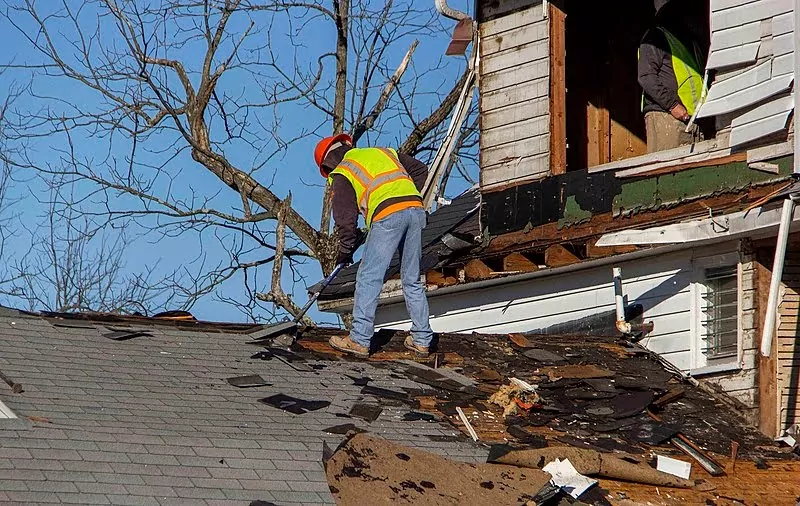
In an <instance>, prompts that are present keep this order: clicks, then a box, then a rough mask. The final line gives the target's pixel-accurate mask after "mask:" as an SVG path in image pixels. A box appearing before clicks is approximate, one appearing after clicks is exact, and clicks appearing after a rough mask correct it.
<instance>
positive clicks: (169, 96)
mask: <svg viewBox="0 0 800 506" xmlns="http://www.w3.org/2000/svg"><path fill="white" fill-rule="evenodd" d="M7 3H8V5H9V6H8V8H7V10H6V11H5V12H4V13H3V17H4V21H5V22H7V23H8V24H9V25H10V26H12V27H13V28H15V29H16V30H17V32H18V33H19V34H20V36H21V37H22V38H23V39H24V40H25V41H27V44H28V49H29V50H32V51H33V52H34V54H35V55H36V59H35V60H34V59H31V60H26V62H25V63H23V64H19V63H16V62H7V64H5V65H4V68H6V69H13V70H14V71H17V72H30V73H31V74H32V79H33V81H32V83H33V84H32V85H31V86H30V87H29V88H28V89H27V91H26V93H27V95H28V97H27V98H28V99H30V100H31V101H34V103H36V104H38V106H37V107H36V108H33V109H31V110H25V111H20V112H19V115H18V119H17V121H16V122H15V129H14V131H13V134H12V135H11V136H10V138H11V139H13V140H14V141H15V142H18V143H20V144H21V145H26V144H27V143H28V142H30V141H31V140H34V139H35V140H39V141H41V142H47V143H48V144H49V145H50V146H52V149H53V150H54V153H57V155H58V159H57V160H52V159H41V158H38V157H36V156H34V155H33V154H31V152H30V151H25V152H23V153H22V154H21V155H20V156H17V157H15V158H14V159H13V161H12V163H13V166H14V167H15V170H18V171H21V170H25V169H30V170H35V171H37V172H38V173H39V174H42V175H44V176H46V177H48V178H50V181H51V182H55V184H58V185H63V186H65V187H69V188H71V189H72V190H77V191H78V194H76V195H75V196H74V198H73V200H72V201H70V202H68V203H67V204H68V207H67V208H68V209H69V219H70V220H73V221H75V222H76V223H80V224H81V226H80V227H77V228H76V229H75V230H76V233H79V234H81V235H82V237H86V238H90V239H91V238H93V237H96V236H98V235H97V234H98V233H99V231H100V230H101V229H104V228H107V227H111V226H115V227H118V228H126V227H131V228H137V229H138V230H145V231H147V232H148V233H149V234H151V235H152V234H158V235H159V236H160V237H175V236H178V235H181V234H187V233H194V234H196V235H197V237H198V238H199V241H200V243H201V244H203V245H205V244H207V243H208V241H214V242H215V243H216V246H215V249H216V251H217V253H219V252H220V251H224V257H225V258H224V259H223V261H219V260H218V258H220V256H219V255H217V256H216V257H215V258H216V259H217V260H216V261H212V260H211V259H210V257H209V256H206V255H204V254H199V255H198V256H196V257H195V258H194V260H193V261H192V262H188V263H187V266H186V268H185V270H184V271H183V272H182V273H180V275H179V276H178V277H173V278H172V281H173V283H172V284H173V287H174V288H176V289H177V291H176V294H175V298H174V299H173V303H179V304H180V305H182V306H183V307H191V306H192V305H193V304H194V302H196V301H197V300H198V299H199V298H200V297H203V296H206V295H209V294H211V293H218V289H219V288H220V287H221V286H222V285H223V284H224V283H225V282H227V281H229V280H232V279H238V280H240V281H242V282H243V283H244V287H245V293H246V296H245V297H226V296H221V298H222V299H223V300H227V301H230V302H234V303H236V304H237V305H239V307H240V308H241V309H242V310H243V311H245V312H246V313H247V314H248V315H249V316H251V317H254V318H255V317H258V316H263V312H264V311H266V312H267V314H269V315H273V314H274V312H272V311H271V310H270V309H269V307H268V306H263V305H262V304H263V303H265V302H266V303H267V304H274V305H277V306H278V307H280V308H281V309H283V310H285V311H288V312H289V313H290V314H296V313H297V309H298V306H297V304H295V303H294V302H293V301H292V298H291V297H290V296H289V295H287V293H286V292H284V289H283V288H282V286H283V283H286V282H289V283H293V282H297V281H299V280H301V279H302V275H301V274H300V269H301V268H302V267H303V266H304V265H309V264H308V262H309V261H314V262H315V263H317V262H318V264H319V266H320V267H321V270H322V272H323V273H324V274H327V273H328V272H330V270H331V269H332V268H333V263H334V259H335V255H336V251H335V250H336V238H335V235H334V234H333V233H332V232H331V198H330V192H329V189H328V188H325V189H324V198H323V204H322V205H321V209H320V213H321V214H320V218H319V222H318V223H319V225H318V226H315V225H313V224H312V222H311V221H309V220H308V219H307V218H306V216H304V215H307V214H308V211H305V212H301V210H300V208H299V207H297V206H292V205H291V199H283V198H281V197H280V196H279V193H282V192H287V191H288V190H289V189H291V188H292V187H297V186H298V185H307V183H305V182H302V181H296V180H295V181H293V182H291V183H289V184H287V183H286V182H285V181H286V180H287V179H289V178H290V177H291V176H289V177H288V178H287V177H286V176H284V177H283V178H279V177H277V169H276V167H278V166H280V165H281V164H282V163H283V160H285V159H286V156H287V154H288V153H289V152H290V149H293V147H294V146H297V147H298V149H299V148H303V149H306V150H308V149H309V146H310V145H313V144H310V143H309V139H313V138H315V137H319V136H320V135H328V134H330V133H331V132H333V133H339V132H343V131H350V132H352V133H353V135H354V137H355V138H356V139H357V140H358V139H359V138H363V139H365V140H366V142H370V143H373V142H379V141H381V140H383V141H385V142H387V143H388V142H390V140H391V142H392V143H396V145H399V146H400V149H401V150H402V151H404V152H407V153H410V154H418V153H425V150H426V149H430V148H429V147H426V146H425V144H424V143H425V141H426V140H430V139H435V138H436V135H437V133H438V132H441V128H440V126H441V125H442V124H443V122H444V121H445V119H446V118H447V117H448V115H449V114H450V112H451V111H452V109H453V107H454V106H455V103H456V101H457V98H458V95H459V92H460V89H461V85H462V84H463V81H464V79H465V76H466V72H464V73H463V74H461V72H459V73H458V76H453V75H451V76H450V84H446V83H447V80H446V79H444V78H443V77H442V75H441V74H442V73H439V77H438V79H437V77H436V76H437V71H439V70H442V69H444V68H445V61H444V60H438V61H436V62H434V64H433V65H431V66H428V67H427V68H421V69H419V70H418V69H416V67H415V66H414V65H413V63H412V62H413V60H412V58H413V54H414V51H415V49H416V47H417V44H418V43H419V42H418V41H419V40H420V39H423V40H429V39H430V38H431V37H433V36H434V35H435V34H437V33H440V32H441V30H442V27H441V26H440V24H439V17H438V16H436V15H435V13H434V12H433V8H432V7H433V6H432V2H430V3H428V2H426V3H425V5H424V6H422V7H421V6H420V5H419V3H418V2H413V1H411V0H406V1H402V2H400V1H394V0H388V1H387V2H385V3H378V2H369V1H367V0H332V1H329V2H327V1H308V2H306V1H288V0H197V1H195V0H191V1H189V0H160V1H159V0H153V1H149V2H144V1H136V0H81V1H76V0H61V1H60V2H55V1H53V0H47V1H36V0H9V1H8V2H7ZM310 34H314V36H311V35H310ZM318 34H325V38H327V42H325V41H324V39H323V38H321V37H320V36H318ZM319 46H322V47H319ZM441 49H443V48H438V47H437V48H436V50H441ZM430 50H432V49H429V51H430ZM401 55H402V56H401ZM407 68H411V69H412V70H411V71H410V72H407V70H406V69H407ZM453 77H459V79H453ZM453 81H455V82H454V83H453ZM70 93H75V94H78V95H80V96H82V97H85V98H84V99H83V100H81V101H77V102H76V101H73V100H71V99H69V98H68V97H67V96H66V95H65V94H70ZM423 104H424V105H423ZM431 104H432V105H431ZM420 111H422V113H420ZM401 130H405V131H406V132H408V135H407V136H406V137H405V138H398V132H399V131H401ZM473 133H474V131H473ZM467 137H469V136H467ZM462 145H464V146H468V145H469V143H468V142H467V141H466V137H465V140H464V141H463V142H462ZM220 183H221V184H220ZM209 188H213V189H212V190H209ZM322 188H323V185H320V194H322V193H323V192H322ZM72 190H71V191H72ZM63 194H64V193H63V192H62V193H61V195H63ZM306 207H308V206H306ZM312 207H313V206H312ZM62 211H63V210H62ZM78 219H80V220H82V221H76V220H78ZM59 239H61V238H60V237H59ZM107 247H109V248H110V249H106V250H103V248H101V249H100V251H106V253H105V254H106V255H107V257H106V258H107V259H114V258H117V257H116V255H117V249H115V248H117V246H115V245H111V246H107ZM79 252H80V251H78V253H79ZM265 252H266V253H265ZM111 263H112V264H114V263H115V262H114V261H113V260H112V261H111ZM270 267H271V269H270ZM265 268H266V269H268V270H270V271H271V272H270V273H269V275H270V276H271V281H270V282H268V283H263V282H262V281H261V280H260V279H259V273H260V272H262V270H263V269H265ZM285 268H288V271H287V270H286V269H285ZM263 286H269V287H270V290H269V292H268V293H266V294H260V293H258V289H259V287H263ZM289 293H292V291H291V290H290V291H289ZM132 295H137V294H136V293H134V294H132ZM59 297H60V299H59V304H58V305H61V304H62V302H63V303H64V304H66V305H69V304H72V303H73V301H72V299H73V297H71V296H68V295H67V294H66V293H65V294H62V295H60V296H59ZM67 301H70V302H67Z"/></svg>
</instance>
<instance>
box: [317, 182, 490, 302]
mask: <svg viewBox="0 0 800 506" xmlns="http://www.w3.org/2000/svg"><path fill="white" fill-rule="evenodd" d="M479 209H480V193H479V192H478V190H477V189H470V190H468V191H466V192H464V193H462V194H461V195H459V196H458V197H456V198H454V199H453V200H452V201H451V202H450V204H448V205H445V206H441V207H440V208H439V209H437V210H436V211H434V212H433V213H431V214H430V215H429V216H428V225H427V226H426V227H425V230H424V231H423V232H422V263H421V266H420V268H421V270H422V271H423V272H426V271H428V270H430V269H433V268H435V267H437V266H439V265H440V264H441V263H442V262H443V261H445V260H447V259H449V258H451V257H452V256H454V255H456V254H458V253H463V252H465V250H468V249H470V248H472V247H473V246H474V245H475V244H474V239H475V237H477V236H478V235H479V234H480V227H479V224H478V218H479V212H478V211H479ZM357 272H358V263H355V264H353V265H351V266H350V267H348V268H346V269H344V270H343V271H342V272H341V273H339V276H337V278H336V279H335V280H333V282H332V283H331V284H330V285H328V287H327V288H325V290H323V292H322V293H321V294H320V297H319V298H320V299H321V300H336V299H345V298H349V297H352V296H353V293H354V291H355V283H356V273H357ZM399 272H400V256H399V254H397V253H395V256H394V258H393V259H392V263H391V264H390V266H389V270H388V271H387V272H386V278H385V279H387V280H388V279H390V278H392V277H393V276H395V275H396V274H397V273H399ZM309 290H312V289H311V288H309Z"/></svg>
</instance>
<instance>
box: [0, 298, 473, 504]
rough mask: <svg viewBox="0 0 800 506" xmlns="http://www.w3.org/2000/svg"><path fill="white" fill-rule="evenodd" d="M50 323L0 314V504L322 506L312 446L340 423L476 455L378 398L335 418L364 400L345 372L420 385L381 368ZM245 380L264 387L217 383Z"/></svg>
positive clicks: (215, 336) (152, 329)
mask: <svg viewBox="0 0 800 506" xmlns="http://www.w3.org/2000/svg"><path fill="white" fill-rule="evenodd" d="M53 322H54V320H47V319H45V318H42V317H39V316H32V315H23V314H15V313H13V312H10V313H8V312H7V313H2V314H0V371H2V372H3V373H5V374H6V375H7V376H8V377H10V378H11V379H13V380H14V381H16V382H19V383H21V384H22V385H23V387H24V392H23V393H21V394H18V395H15V394H13V393H12V392H11V390H10V389H9V388H6V386H5V385H4V384H0V400H2V401H3V402H4V403H5V404H6V405H7V406H8V407H9V408H11V409H12V410H13V411H14V412H15V413H16V415H17V416H18V417H19V419H18V420H0V502H11V503H48V502H60V503H76V504H153V505H162V504H192V505H195V504H248V503H249V502H250V501H253V500H262V501H268V502H273V503H276V504H289V503H306V504H316V503H331V502H333V499H332V497H331V495H330V493H329V491H328V485H327V482H326V480H325V475H324V472H323V469H322V465H321V449H322V443H323V441H327V442H328V444H330V445H332V446H335V445H336V444H338V443H339V441H340V440H341V438H342V437H343V436H335V435H330V434H326V433H325V432H323V429H324V428H327V427H330V426H334V425H339V424H342V423H355V424H356V425H359V426H361V427H364V428H369V430H370V431H371V432H373V433H376V434H378V435H380V436H382V437H385V438H388V439H391V440H394V441H396V442H399V443H402V444H406V445H408V446H414V447H419V448H425V449H428V450H430V451H433V452H436V453H440V454H444V455H448V456H450V457H453V458H457V459H462V460H468V461H470V460H473V461H481V460H483V459H484V458H485V455H486V454H485V449H483V448H481V447H477V446H474V445H473V444H471V443H470V442H465V441H463V438H462V439H459V438H453V439H452V440H445V441H443V440H442V437H441V436H454V435H456V434H457V431H455V430H454V429H453V428H452V427H450V426H448V425H444V424H440V423H430V422H426V421H402V420H401V415H402V414H403V413H405V412H407V411H408V408H403V407H390V406H384V409H383V413H382V414H381V416H380V417H379V418H378V420H377V421H376V422H373V423H372V424H366V422H363V421H360V420H358V419H343V418H341V417H339V416H337V414H341V413H347V412H348V411H349V410H350V408H351V407H352V406H353V404H354V403H355V402H356V401H357V400H359V399H365V396H364V395H363V394H360V393H359V391H360V389H361V387H360V386H356V385H354V384H353V380H352V379H351V378H350V377H348V376H347V375H350V376H353V375H361V374H364V375H367V376H369V377H371V378H372V379H373V380H374V382H373V383H371V384H374V385H377V386H383V387H387V388H398V387H399V386H409V387H413V386H417V387H419V386H421V385H416V384H414V383H411V382H409V381H407V380H398V379H396V378H392V377H390V376H389V374H390V373H391V371H390V370H387V369H385V368H376V367H374V366H371V365H369V364H366V363H353V362H320V363H319V366H320V367H324V368H322V369H319V370H313V371H307V372H301V371H297V370H295V369H294V368H292V367H291V365H289V364H288V363H285V362H282V361H279V360H270V361H264V360H259V359H252V358H251V356H252V355H253V354H254V353H255V352H257V351H259V348H256V347H253V346H249V345H247V344H246V342H247V341H248V340H249V338H248V337H247V336H245V335H242V334H236V333H230V332H228V333H226V332H215V331H213V329H206V330H202V331H200V330H193V331H187V330H180V329H178V328H175V327H173V326H170V325H157V324H153V325H149V326H147V325H144V324H142V325H139V324H137V325H135V328H137V329H142V328H144V329H145V330H146V331H147V332H148V334H149V335H144V336H139V337H136V338H133V339H130V340H126V341H115V340H112V339H109V338H108V337H104V336H103V334H104V333H108V332H109V330H108V328H107V325H108V324H107V323H99V322H94V323H93V322H91V321H83V322H80V323H76V322H70V323H69V325H70V326H65V327H61V326H54V324H53ZM75 325H80V326H79V327H75ZM120 327H121V325H114V326H113V328H115V329H118V328H120ZM247 374H260V375H261V376H262V377H263V378H264V379H265V380H266V382H268V383H270V384H271V386H264V387H258V388H246V389H239V388H235V387H233V386H231V385H229V384H228V383H227V382H226V381H225V380H226V378H229V377H232V376H242V375H247ZM277 393H283V394H286V395H291V396H295V397H299V398H303V399H307V400H327V401H330V402H331V405H330V406H329V407H327V408H325V409H321V410H319V411H313V412H309V413H306V414H303V415H292V414H289V413H286V412H284V411H281V410H278V409H275V408H272V407H269V406H266V405H264V404H262V403H259V402H258V400H259V399H261V398H264V397H267V396H270V395H273V394H277ZM366 400H367V401H370V402H372V403H376V401H375V399H374V398H371V397H369V396H366ZM377 403H380V400H378V401H377ZM368 425H369V427H368ZM431 436H434V437H431ZM436 436H439V437H436ZM445 439H446V438H445Z"/></svg>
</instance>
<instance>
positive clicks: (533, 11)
mask: <svg viewBox="0 0 800 506" xmlns="http://www.w3.org/2000/svg"><path fill="white" fill-rule="evenodd" d="M481 3H485V2H481ZM542 19H543V16H542V8H541V7H532V8H530V9H524V10H521V11H519V12H516V13H515V14H514V15H513V16H503V17H501V18H496V19H492V20H490V21H485V22H483V23H480V25H479V26H480V30H481V35H485V36H491V35H495V34H498V33H502V32H506V31H508V30H513V29H514V28H516V27H518V26H521V25H529V24H531V23H536V22H537V21H542Z"/></svg>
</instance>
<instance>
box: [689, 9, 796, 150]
mask: <svg viewBox="0 0 800 506" xmlns="http://www.w3.org/2000/svg"><path fill="white" fill-rule="evenodd" d="M793 3H794V2H793V0H711V49H710V52H709V57H708V64H707V67H708V68H709V69H717V70H718V72H717V75H716V82H714V83H713V84H712V85H711V88H710V90H709V92H708V96H707V98H706V101H705V103H704V104H703V106H702V107H701V108H700V112H699V114H698V116H699V117H706V116H723V115H724V116H723V117H725V118H729V119H731V124H730V126H731V136H730V144H731V146H737V145H741V144H745V143H748V142H752V141H755V140H757V139H760V138H763V137H766V136H768V135H770V134H774V133H776V132H781V131H784V130H786V128H787V121H788V118H789V115H790V114H791V111H792V110H793V108H794V102H793V101H790V100H787V98H786V92H787V91H788V90H789V88H790V86H791V84H792V80H793V72H794V39H795V37H794V13H793ZM718 126H721V125H718Z"/></svg>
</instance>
